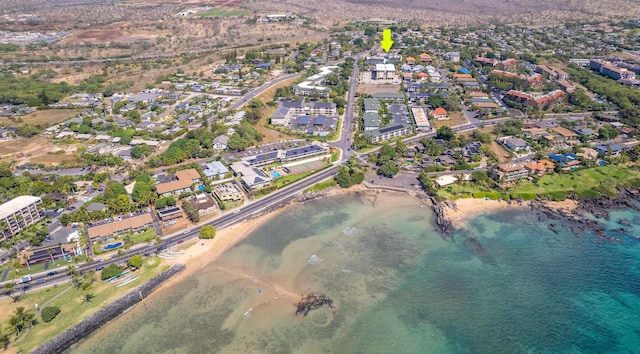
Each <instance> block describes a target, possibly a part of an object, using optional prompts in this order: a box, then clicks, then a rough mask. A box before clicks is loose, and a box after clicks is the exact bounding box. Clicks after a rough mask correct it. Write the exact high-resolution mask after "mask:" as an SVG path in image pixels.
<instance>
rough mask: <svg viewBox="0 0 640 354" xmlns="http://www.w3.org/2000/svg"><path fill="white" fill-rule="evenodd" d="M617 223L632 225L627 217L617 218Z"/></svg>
mask: <svg viewBox="0 0 640 354" xmlns="http://www.w3.org/2000/svg"><path fill="white" fill-rule="evenodd" d="M618 224H620V225H624V226H632V224H631V221H629V220H627V219H620V220H618Z"/></svg>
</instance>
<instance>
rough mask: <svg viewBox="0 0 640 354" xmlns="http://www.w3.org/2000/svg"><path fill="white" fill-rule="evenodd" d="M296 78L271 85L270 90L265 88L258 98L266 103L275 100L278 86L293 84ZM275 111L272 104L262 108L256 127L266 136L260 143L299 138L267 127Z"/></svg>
mask: <svg viewBox="0 0 640 354" xmlns="http://www.w3.org/2000/svg"><path fill="white" fill-rule="evenodd" d="M296 80H297V79H290V80H285V81H282V82H279V83H278V84H277V85H274V86H273V87H270V88H269V89H268V90H265V91H264V92H262V93H261V94H260V95H258V98H260V99H261V100H262V101H264V102H265V103H267V102H271V101H273V96H274V95H275V93H276V90H277V89H278V87H284V86H291V85H293V83H294V82H295V81H296ZM274 111H275V107H271V106H266V108H264V109H263V110H262V118H261V119H260V121H259V122H258V124H256V129H257V130H258V131H259V132H260V133H262V134H263V135H264V138H263V139H262V141H261V142H260V143H261V144H268V143H274V142H278V141H283V140H293V139H297V138H298V137H296V136H294V135H289V134H285V133H281V132H279V131H277V130H273V129H269V128H267V127H265V124H267V122H268V121H269V118H270V117H271V115H272V114H273V112H274Z"/></svg>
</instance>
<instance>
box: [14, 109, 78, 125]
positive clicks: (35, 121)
mask: <svg viewBox="0 0 640 354" xmlns="http://www.w3.org/2000/svg"><path fill="white" fill-rule="evenodd" d="M77 113H78V111H76V110H75V109H46V110H41V111H35V112H33V113H30V114H27V115H25V116H22V117H18V118H17V119H16V120H15V123H16V124H15V125H17V126H21V125H26V124H29V125H37V126H40V127H42V128H47V127H50V126H52V125H55V124H58V123H60V122H63V121H65V120H67V119H69V118H71V117H73V116H75V115H76V114H77Z"/></svg>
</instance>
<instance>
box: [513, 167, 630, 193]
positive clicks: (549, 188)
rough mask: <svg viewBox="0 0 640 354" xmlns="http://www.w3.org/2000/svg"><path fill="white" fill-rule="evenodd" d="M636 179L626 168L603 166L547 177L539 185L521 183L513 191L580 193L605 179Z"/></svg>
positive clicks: (596, 185)
mask: <svg viewBox="0 0 640 354" xmlns="http://www.w3.org/2000/svg"><path fill="white" fill-rule="evenodd" d="M632 177H636V175H635V174H633V173H632V172H629V171H628V170H627V169H626V168H624V167H620V166H613V165H609V166H601V167H596V168H591V169H584V170H579V171H575V172H572V173H566V174H551V175H545V176H542V177H540V179H538V182H537V184H534V183H529V182H526V183H520V184H519V185H518V186H516V187H515V188H513V189H511V190H510V192H512V193H536V194H542V193H550V192H557V191H565V192H572V191H574V190H575V191H576V192H580V191H585V190H588V189H591V188H594V187H598V186H599V185H600V183H601V182H602V181H604V180H605V179H608V178H609V179H613V180H615V181H616V182H617V183H621V182H625V181H626V180H628V179H630V178H632Z"/></svg>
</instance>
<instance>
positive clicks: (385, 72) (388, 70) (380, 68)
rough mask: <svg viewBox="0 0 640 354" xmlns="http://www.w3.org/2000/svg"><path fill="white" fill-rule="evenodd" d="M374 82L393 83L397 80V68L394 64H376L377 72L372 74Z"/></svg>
mask: <svg viewBox="0 0 640 354" xmlns="http://www.w3.org/2000/svg"><path fill="white" fill-rule="evenodd" d="M371 78H372V79H374V80H385V81H391V80H395V79H396V67H395V65H393V64H376V70H375V71H374V72H373V74H372V77H371Z"/></svg>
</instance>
